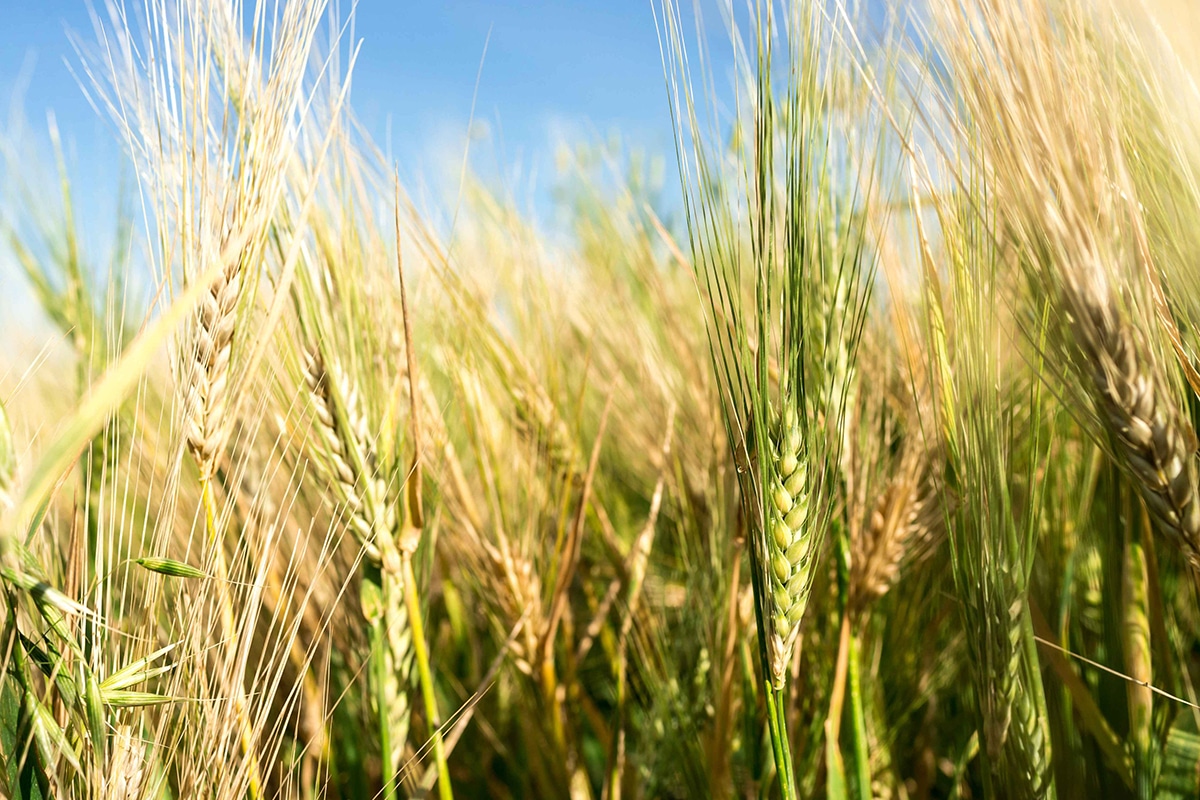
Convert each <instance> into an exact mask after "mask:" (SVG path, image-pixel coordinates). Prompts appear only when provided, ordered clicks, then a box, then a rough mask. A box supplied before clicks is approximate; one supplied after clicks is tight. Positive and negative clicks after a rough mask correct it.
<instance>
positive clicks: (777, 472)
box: [763, 401, 814, 688]
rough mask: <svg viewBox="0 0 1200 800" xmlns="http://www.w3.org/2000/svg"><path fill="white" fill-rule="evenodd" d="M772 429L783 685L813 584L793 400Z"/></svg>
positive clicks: (771, 518)
mask: <svg viewBox="0 0 1200 800" xmlns="http://www.w3.org/2000/svg"><path fill="white" fill-rule="evenodd" d="M774 427H775V429H774V431H773V435H772V437H771V438H772V440H773V441H772V442H771V447H772V450H773V452H772V453H771V455H770V457H771V464H770V468H769V470H768V473H769V475H770V485H769V486H768V487H767V503H766V506H767V508H766V509H765V510H766V525H767V530H766V536H764V537H763V538H764V540H765V545H766V554H765V555H766V557H765V558H764V560H763V562H764V564H765V565H766V567H767V573H768V574H767V579H768V580H767V585H768V586H769V587H770V588H769V597H770V606H771V633H770V637H769V642H768V645H769V647H768V650H769V653H770V660H771V681H772V683H773V684H774V685H775V686H776V687H777V688H782V687H783V683H784V679H785V677H786V674H787V664H788V661H789V660H790V658H791V652H792V648H793V646H794V645H795V643H796V638H797V636H798V634H799V632H800V620H801V619H802V618H803V616H804V610H805V608H806V606H807V605H808V592H809V588H810V586H811V577H812V560H813V549H814V548H813V546H812V544H813V535H812V527H811V525H810V524H809V499H810V496H809V485H808V465H807V464H806V463H805V462H804V452H803V447H802V440H801V434H800V425H799V418H798V415H797V412H796V406H795V404H794V403H792V402H790V401H787V402H785V404H784V410H783V412H782V413H781V414H780V415H779V419H778V420H777V421H776V424H775V426H774Z"/></svg>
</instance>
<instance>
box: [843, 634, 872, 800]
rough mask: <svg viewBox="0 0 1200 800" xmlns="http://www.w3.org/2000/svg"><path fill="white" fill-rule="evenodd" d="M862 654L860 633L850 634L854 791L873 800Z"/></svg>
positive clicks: (848, 709) (861, 797) (849, 662)
mask: <svg viewBox="0 0 1200 800" xmlns="http://www.w3.org/2000/svg"><path fill="white" fill-rule="evenodd" d="M861 651H862V642H861V640H860V638H859V635H858V633H851V635H850V658H849V661H848V663H847V667H846V669H847V680H846V684H847V685H846V691H847V692H848V694H849V698H848V699H849V701H850V702H849V704H848V706H847V713H849V714H850V752H851V753H852V754H853V757H854V764H853V772H852V773H851V775H852V776H853V778H854V785H853V787H852V788H853V790H854V792H855V797H857V798H859V800H870V798H871V764H870V762H871V758H870V754H869V751H868V749H867V720H866V715H865V714H864V712H863V698H862V667H861V663H862V657H861Z"/></svg>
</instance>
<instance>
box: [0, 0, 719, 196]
mask: <svg viewBox="0 0 1200 800" xmlns="http://www.w3.org/2000/svg"><path fill="white" fill-rule="evenodd" d="M248 2H252V0H248ZM133 5H134V6H137V5H140V3H137V2H134V3H133ZM348 8H349V4H348V3H347V2H343V5H342V7H341V11H342V12H343V16H344V12H345V11H347V10H348ZM355 16H356V21H355V26H354V29H353V36H354V38H355V39H356V40H360V41H361V43H362V49H361V52H360V55H359V59H358V62H357V64H356V66H355V70H354V84H353V92H352V96H351V99H352V103H353V107H354V109H355V112H356V114H357V115H358V117H359V119H360V120H361V121H362V122H363V123H365V125H366V126H367V129H368V130H369V132H370V133H371V134H372V135H373V136H374V138H375V139H376V141H377V142H378V143H379V144H380V146H382V147H384V148H386V149H387V151H388V152H389V154H390V155H391V156H392V157H393V158H395V159H396V160H398V161H399V163H400V165H401V169H402V171H403V173H404V174H405V176H406V178H407V179H408V180H409V181H415V180H420V179H423V178H431V177H433V176H431V175H429V174H428V173H429V172H430V171H431V170H439V169H440V170H445V169H446V168H448V164H447V163H446V162H448V161H449V160H452V159H454V157H455V154H457V156H458V157H459V158H461V153H462V147H463V142H464V140H465V133H466V129H467V123H468V120H469V119H470V114H471V105H472V98H473V97H474V96H476V83H477V77H478V92H477V99H476V102H475V119H476V121H477V123H478V124H477V126H476V130H477V131H484V130H486V131H487V137H486V139H484V140H483V143H482V144H481V145H472V147H473V148H474V154H473V161H474V162H475V164H476V165H477V166H479V167H480V169H482V170H483V171H484V172H485V173H488V172H493V173H495V174H500V173H501V172H504V171H512V170H520V171H521V172H522V173H523V174H525V175H529V174H533V173H534V172H535V171H537V172H540V173H545V172H546V171H547V170H549V169H550V167H551V165H552V164H553V154H554V145H556V144H557V143H558V142H559V141H561V140H564V139H565V140H575V139H580V138H585V139H586V138H599V137H607V136H608V135H609V134H610V133H612V132H614V131H619V132H620V134H621V138H622V141H623V142H625V143H627V144H629V145H634V146H640V147H643V148H645V149H647V150H650V151H651V152H657V153H661V154H662V155H664V156H668V157H669V156H670V155H671V154H672V149H671V148H672V140H671V128H670V119H669V117H668V109H667V105H666V96H665V89H664V84H663V77H662V63H661V60H660V55H659V47H658V38H657V34H656V32H655V26H654V17H653V12H652V7H651V0H441V1H440V2H438V1H431V2H416V1H415V0H403V1H402V2H396V1H393V0H361V2H360V3H359V4H358V6H357V11H356V15H355ZM714 16H715V14H714ZM0 19H2V20H4V23H3V24H0V126H2V127H0V131H4V130H5V129H7V131H9V132H11V131H12V122H13V120H14V119H17V118H20V117H24V119H25V120H26V122H27V126H26V128H25V132H24V134H23V135H22V137H21V139H22V142H23V143H24V144H25V145H26V146H34V147H36V148H38V149H40V159H29V160H28V162H25V163H24V164H23V166H22V171H24V168H25V167H26V166H28V167H29V168H30V171H33V172H36V171H38V170H39V169H40V171H41V172H42V173H45V172H46V171H47V168H48V167H49V155H48V149H47V147H46V145H45V141H46V129H47V123H46V120H47V114H48V112H51V111H53V113H54V115H55V117H56V119H57V124H58V127H59V129H60V131H61V133H62V138H63V141H64V147H65V149H66V151H67V161H68V165H69V167H70V170H71V173H72V177H73V180H74V182H75V184H76V186H77V188H78V190H79V192H80V194H81V197H80V202H81V203H83V202H84V201H85V200H87V199H88V195H91V196H92V197H93V198H95V199H99V200H100V201H101V203H102V204H103V202H104V201H106V200H107V201H108V202H109V204H110V205H111V197H112V191H111V188H110V187H113V186H115V185H116V183H117V181H119V179H120V177H121V174H122V171H123V170H124V168H123V166H122V161H121V151H120V148H119V145H118V144H117V142H116V140H115V138H114V136H113V130H112V127H111V125H110V124H109V123H108V122H107V120H105V119H103V118H102V117H100V116H99V115H97V114H96V113H95V112H94V111H93V110H92V108H91V106H90V105H89V104H88V103H87V101H86V99H85V97H84V94H83V92H82V91H81V89H80V87H79V83H78V81H77V79H76V77H75V75H74V74H73V73H72V67H73V66H76V65H77V63H78V57H77V56H76V54H75V52H74V50H73V48H72V45H71V42H70V39H69V37H68V33H67V32H68V31H74V32H76V33H77V34H79V35H81V36H82V38H83V39H84V41H90V40H91V38H92V35H93V34H92V26H91V22H90V19H89V16H88V5H87V3H86V0H0ZM485 46H486V55H485ZM481 59H482V71H480V64H481ZM14 104H15V105H14ZM35 161H40V162H42V163H41V164H40V166H38V165H36V164H33V163H29V162H35ZM5 168H6V167H5V166H4V165H3V164H0V170H3V169H5ZM0 174H2V173H0ZM13 177H21V178H22V179H24V180H30V179H31V176H29V175H24V176H13ZM126 178H127V179H128V175H127V174H126ZM33 179H34V180H37V179H36V178H33ZM538 180H539V181H540V180H542V177H540V176H539V178H538ZM5 183H7V182H6V181H0V186H2V185H3V184H5ZM88 205H89V208H94V213H96V214H98V215H100V216H105V215H104V214H103V209H100V208H95V207H94V206H92V205H91V204H88Z"/></svg>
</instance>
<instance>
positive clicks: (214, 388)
mask: <svg viewBox="0 0 1200 800" xmlns="http://www.w3.org/2000/svg"><path fill="white" fill-rule="evenodd" d="M241 294H242V269H241V264H240V263H238V262H237V261H234V262H232V263H231V264H230V265H229V266H228V267H227V268H226V269H225V270H224V271H223V272H222V273H221V274H220V275H219V276H218V277H217V279H216V280H214V281H213V282H212V285H211V286H210V287H209V289H208V291H207V292H205V293H204V294H202V295H201V298H200V301H199V303H198V305H197V309H196V316H195V319H194V321H193V327H192V335H191V345H192V349H191V354H190V360H189V361H188V363H187V365H186V366H187V370H186V372H185V377H186V383H185V386H186V399H185V403H186V405H185V414H184V426H185V428H184V430H185V435H186V437H187V445H188V449H189V450H190V451H191V453H192V455H193V456H194V457H195V459H196V464H197V466H198V467H199V469H200V478H201V480H205V481H207V480H208V479H209V478H211V477H212V475H213V471H214V469H215V466H216V461H217V457H218V456H219V455H220V452H221V448H222V447H224V445H225V440H226V439H227V438H228V431H229V415H228V413H227V412H228V391H229V372H230V370H229V362H230V356H231V355H232V353H233V340H234V336H235V334H236V328H237V318H238V315H237V306H238V302H239V301H240V300H241Z"/></svg>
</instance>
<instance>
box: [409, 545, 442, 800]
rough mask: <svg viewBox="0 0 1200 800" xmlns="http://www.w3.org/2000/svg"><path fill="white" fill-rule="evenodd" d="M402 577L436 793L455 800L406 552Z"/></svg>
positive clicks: (427, 653) (412, 575) (419, 610)
mask: <svg viewBox="0 0 1200 800" xmlns="http://www.w3.org/2000/svg"><path fill="white" fill-rule="evenodd" d="M400 563H401V569H402V570H403V572H402V574H401V579H402V580H403V581H404V602H405V604H406V605H407V606H408V617H409V624H410V625H411V626H412V636H413V652H414V655H415V656H416V659H417V675H418V677H419V679H420V681H421V697H422V699H423V700H424V702H425V715H426V717H428V721H429V732H430V735H431V736H432V738H433V757H434V761H435V762H436V764H437V771H438V796H439V797H440V798H441V800H454V791H453V789H452V788H451V785H450V770H449V768H448V767H447V766H446V751H445V748H444V746H443V744H442V731H441V725H442V722H441V716H440V715H439V714H438V709H437V698H436V697H435V696H434V693H433V671H432V670H431V669H430V668H429V650H428V649H427V648H426V646H425V624H424V622H423V621H422V619H421V603H420V599H419V598H418V597H417V580H416V575H415V573H414V572H413V566H412V554H411V553H409V552H407V551H406V552H405V553H404V555H403V557H402V558H401V560H400Z"/></svg>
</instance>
